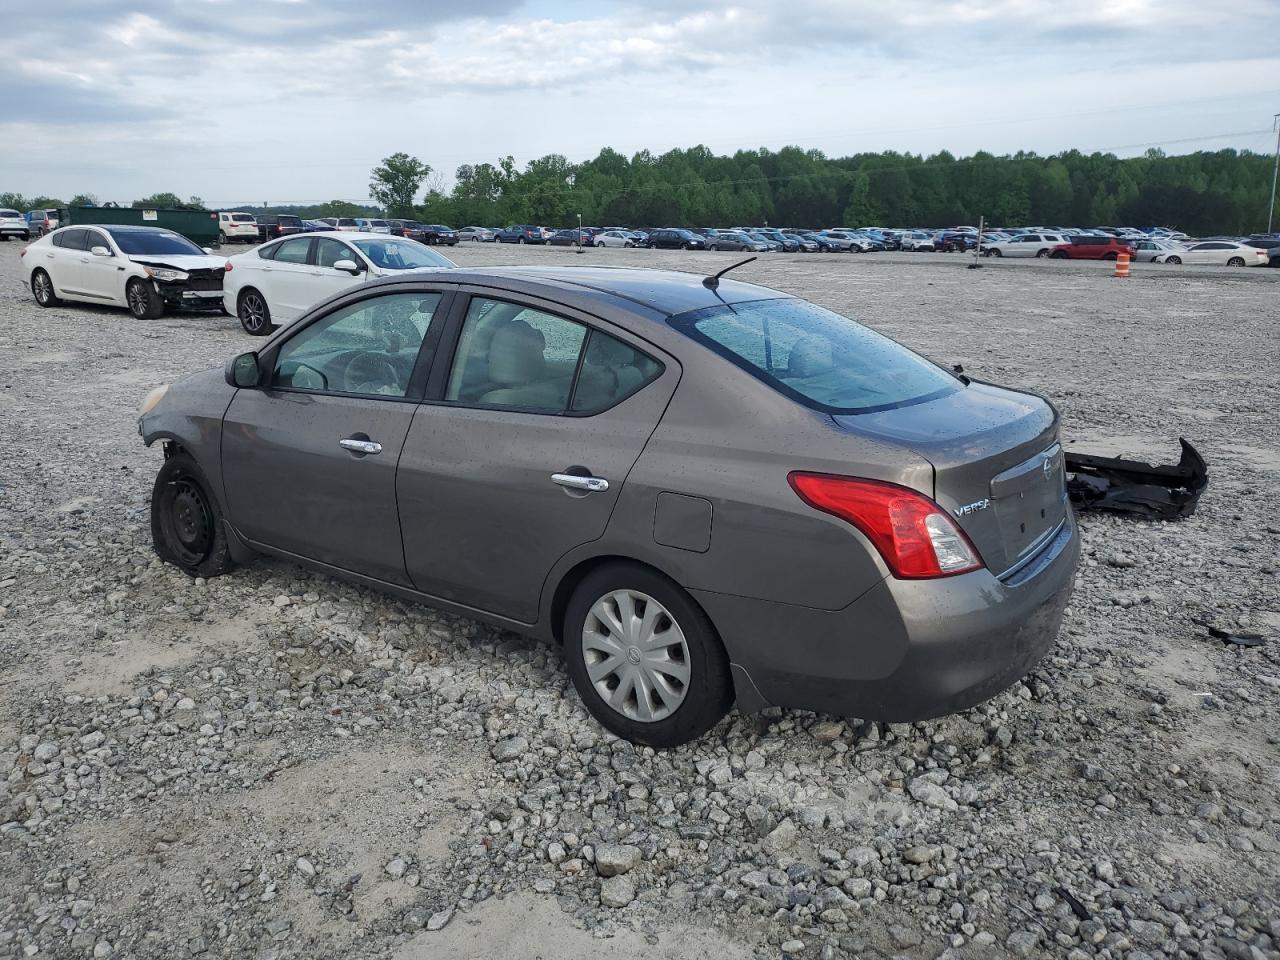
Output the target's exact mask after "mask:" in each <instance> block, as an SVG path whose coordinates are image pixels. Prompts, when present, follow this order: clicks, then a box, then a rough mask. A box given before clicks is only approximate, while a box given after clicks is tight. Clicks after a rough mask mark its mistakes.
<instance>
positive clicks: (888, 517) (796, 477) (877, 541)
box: [787, 471, 983, 580]
mask: <svg viewBox="0 0 1280 960" xmlns="http://www.w3.org/2000/svg"><path fill="white" fill-rule="evenodd" d="M787 482H788V483H790V484H791V489H793V490H795V492H796V495H797V496H799V497H800V499H801V500H803V501H804V502H805V503H807V504H809V506H811V507H813V508H814V509H816V510H821V511H823V512H824V513H829V514H831V515H832V516H835V517H839V518H840V519H841V520H844V521H845V522H846V523H850V524H852V525H853V526H855V527H857V528H858V529H859V530H861V531H862V533H863V535H864V536H865V537H866V538H867V539H868V540H870V541H871V542H872V544H873V545H874V546H875V548H876V549H877V550H879V551H880V556H882V557H883V558H884V562H885V563H886V564H887V565H888V567H889V570H890V572H891V573H892V574H893V575H894V576H895V577H897V578H899V579H901V580H924V579H930V578H934V577H951V576H955V575H956V574H959V573H968V572H969V571H971V570H978V569H980V568H981V567H982V566H983V563H982V558H981V557H980V556H979V555H978V551H977V549H976V548H975V547H974V545H973V544H972V543H971V542H970V541H969V538H968V537H966V536H965V535H964V531H962V530H961V529H960V528H959V527H957V526H956V525H955V523H954V522H953V521H952V519H951V518H950V517H949V516H947V514H946V511H944V510H943V509H942V507H940V506H938V504H937V503H935V502H934V501H932V500H930V499H929V498H928V497H926V496H925V495H924V494H921V493H917V492H916V491H915V490H909V489H907V488H906V487H900V486H898V485H897V484H894V483H885V482H883V481H881V480H863V479H859V478H856V477H836V476H831V475H829V474H824V473H801V472H798V471H797V472H793V473H790V474H788V475H787Z"/></svg>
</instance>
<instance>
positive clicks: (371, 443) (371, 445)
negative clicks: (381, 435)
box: [338, 437, 382, 454]
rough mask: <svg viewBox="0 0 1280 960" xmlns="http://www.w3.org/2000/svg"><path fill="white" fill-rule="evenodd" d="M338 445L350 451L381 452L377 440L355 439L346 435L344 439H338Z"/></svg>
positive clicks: (360, 452)
mask: <svg viewBox="0 0 1280 960" xmlns="http://www.w3.org/2000/svg"><path fill="white" fill-rule="evenodd" d="M338 446H340V447H341V448H342V449H343V450H350V451H351V452H352V453H359V454H367V453H381V452H382V444H380V443H378V441H377V440H355V439H353V438H351V437H347V438H346V439H344V440H339V441H338Z"/></svg>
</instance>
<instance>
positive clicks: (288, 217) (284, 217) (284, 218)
mask: <svg viewBox="0 0 1280 960" xmlns="http://www.w3.org/2000/svg"><path fill="white" fill-rule="evenodd" d="M276 220H278V221H279V222H280V223H302V218H301V217H295V216H293V215H292V214H281V215H280V216H278V217H276Z"/></svg>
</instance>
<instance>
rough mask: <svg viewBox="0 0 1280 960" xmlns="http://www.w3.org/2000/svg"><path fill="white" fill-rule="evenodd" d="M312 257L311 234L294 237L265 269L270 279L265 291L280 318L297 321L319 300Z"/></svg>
mask: <svg viewBox="0 0 1280 960" xmlns="http://www.w3.org/2000/svg"><path fill="white" fill-rule="evenodd" d="M310 259H311V237H305V236H304V237H294V238H293V239H291V240H286V241H284V242H283V243H281V244H280V246H279V247H277V248H276V255H275V256H274V257H272V258H271V261H270V265H269V266H266V267H264V268H263V269H264V270H267V271H268V272H269V276H270V278H271V279H270V281H269V282H268V284H267V289H265V290H263V291H262V292H263V293H264V294H266V296H267V305H268V306H269V307H270V308H271V313H272V315H273V316H274V317H276V318H278V319H279V320H282V321H289V320H294V319H296V318H297V317H298V316H299V315H300V314H301V313H302V312H303V311H304V310H306V309H307V308H308V307H310V306H311V305H312V304H313V303H316V302H317V301H319V299H320V298H319V297H317V296H316V292H315V282H314V280H315V278H314V277H313V276H312V272H313V270H314V267H313V266H312V264H311V262H310Z"/></svg>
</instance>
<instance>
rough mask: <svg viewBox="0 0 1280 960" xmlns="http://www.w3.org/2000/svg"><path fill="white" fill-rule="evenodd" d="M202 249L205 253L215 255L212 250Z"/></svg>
mask: <svg viewBox="0 0 1280 960" xmlns="http://www.w3.org/2000/svg"><path fill="white" fill-rule="evenodd" d="M200 249H201V250H203V251H204V252H205V253H213V251H212V250H210V249H209V248H208V247H201V248H200Z"/></svg>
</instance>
